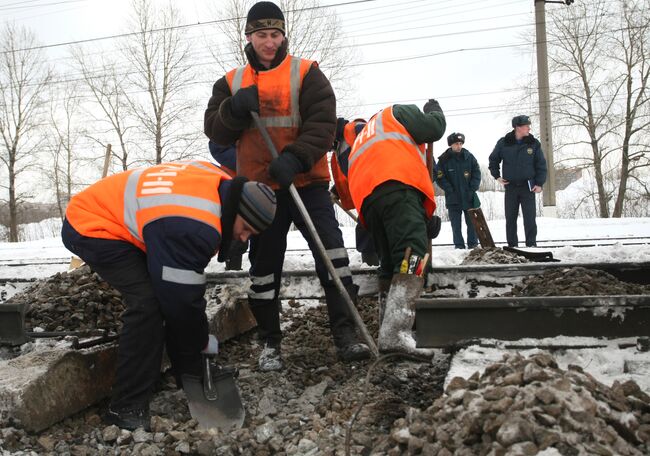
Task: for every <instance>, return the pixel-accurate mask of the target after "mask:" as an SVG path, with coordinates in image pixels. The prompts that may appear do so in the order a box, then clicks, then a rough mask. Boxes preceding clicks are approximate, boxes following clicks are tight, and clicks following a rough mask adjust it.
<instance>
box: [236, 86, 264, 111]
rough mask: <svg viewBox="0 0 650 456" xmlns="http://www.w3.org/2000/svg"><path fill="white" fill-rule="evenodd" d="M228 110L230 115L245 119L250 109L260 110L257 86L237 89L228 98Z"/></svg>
mask: <svg viewBox="0 0 650 456" xmlns="http://www.w3.org/2000/svg"><path fill="white" fill-rule="evenodd" d="M230 110H231V111H232V115H233V116H234V117H237V118H238V119H246V118H248V117H249V116H250V113H251V111H255V112H259V111H260V99H259V96H258V94H257V86H256V85H252V86H248V87H244V88H243V89H239V90H238V91H237V93H236V94H234V95H233V96H232V98H231V99H230Z"/></svg>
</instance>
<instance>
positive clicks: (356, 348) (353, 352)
mask: <svg viewBox="0 0 650 456" xmlns="http://www.w3.org/2000/svg"><path fill="white" fill-rule="evenodd" d="M346 290H347V292H348V294H349V295H350V299H352V303H353V304H354V305H355V306H356V304H357V294H358V292H359V287H358V286H357V285H354V284H350V285H348V286H347V287H346ZM325 301H326V303H327V313H328V314H329V319H330V330H331V331H332V336H333V337H334V345H336V353H337V355H338V357H339V359H340V360H341V361H358V360H362V359H368V358H370V356H371V353H370V348H368V346H367V345H366V344H364V343H363V342H362V341H361V339H360V337H359V335H358V334H357V332H356V330H355V325H354V320H353V318H352V315H350V310H349V309H348V305H347V303H346V302H345V298H344V297H343V296H341V293H340V292H339V291H338V289H337V288H336V287H334V286H331V287H325Z"/></svg>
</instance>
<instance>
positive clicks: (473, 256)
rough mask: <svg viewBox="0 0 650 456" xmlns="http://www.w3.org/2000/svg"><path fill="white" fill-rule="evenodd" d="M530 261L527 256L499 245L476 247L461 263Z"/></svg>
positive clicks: (515, 262) (516, 262) (514, 262)
mask: <svg viewBox="0 0 650 456" xmlns="http://www.w3.org/2000/svg"><path fill="white" fill-rule="evenodd" d="M518 263H530V262H529V261H528V260H527V259H526V258H524V257H522V256H519V255H517V254H516V253H512V252H508V251H507V250H503V249H500V248H497V247H488V248H485V249H484V248H482V247H476V248H474V249H472V251H471V252H469V253H468V254H467V256H466V257H465V259H464V260H463V261H462V263H461V265H470V264H518Z"/></svg>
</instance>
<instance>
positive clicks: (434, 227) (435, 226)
mask: <svg viewBox="0 0 650 456" xmlns="http://www.w3.org/2000/svg"><path fill="white" fill-rule="evenodd" d="M441 225H442V221H441V220H440V217H438V216H437V215H432V216H431V218H430V219H429V220H427V237H428V238H429V239H435V238H437V237H438V235H439V234H440V227H441Z"/></svg>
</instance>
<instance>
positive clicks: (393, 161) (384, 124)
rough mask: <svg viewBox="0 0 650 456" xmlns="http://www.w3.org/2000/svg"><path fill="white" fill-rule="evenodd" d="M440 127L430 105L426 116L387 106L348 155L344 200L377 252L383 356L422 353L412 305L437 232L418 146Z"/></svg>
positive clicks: (434, 136)
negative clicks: (348, 196) (417, 345)
mask: <svg viewBox="0 0 650 456" xmlns="http://www.w3.org/2000/svg"><path fill="white" fill-rule="evenodd" d="M445 127H446V121H445V116H444V114H443V113H442V109H441V108H440V104H439V103H438V102H437V101H436V100H429V101H428V102H427V103H426V104H425V105H424V113H423V112H422V111H420V109H419V108H418V107H417V106H415V105H393V106H389V107H387V108H385V109H383V110H381V111H379V112H378V113H377V114H375V115H374V116H373V117H372V118H371V119H370V121H369V122H368V123H367V125H366V126H365V127H364V129H363V130H362V131H361V133H359V135H358V136H357V138H356V140H355V141H354V144H353V146H352V151H351V153H350V157H349V163H348V181H349V186H350V194H351V196H352V200H353V202H354V206H355V207H356V209H357V212H358V213H359V215H360V219H361V221H362V222H363V223H364V224H365V225H366V227H367V228H368V230H369V231H370V233H371V235H372V239H373V241H374V243H375V249H376V250H377V253H378V254H379V261H380V264H379V268H378V274H379V290H380V300H379V313H380V329H379V344H378V348H379V350H380V351H382V352H388V351H400V352H407V353H416V354H417V353H423V352H421V351H419V350H417V349H416V348H415V340H414V339H413V335H412V331H411V330H412V327H413V323H414V318H415V309H414V300H415V299H416V298H417V297H418V296H419V294H420V292H421V291H422V287H423V285H424V278H423V275H424V271H423V267H424V264H426V260H425V258H424V257H425V254H426V253H427V249H428V244H430V242H431V239H432V238H434V237H436V236H437V235H438V232H439V231H440V219H439V218H438V217H437V216H434V215H433V212H434V210H435V208H436V203H435V198H434V190H433V183H432V181H431V175H430V173H429V171H428V169H427V162H426V154H425V151H424V145H425V144H426V143H429V142H433V141H437V140H439V139H440V138H441V137H442V135H443V133H444V132H445ZM385 293H387V294H386V295H385ZM384 295H385V296H386V297H385V299H384V298H383V296H384Z"/></svg>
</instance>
